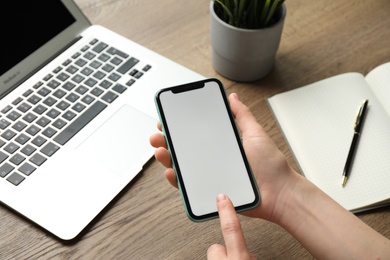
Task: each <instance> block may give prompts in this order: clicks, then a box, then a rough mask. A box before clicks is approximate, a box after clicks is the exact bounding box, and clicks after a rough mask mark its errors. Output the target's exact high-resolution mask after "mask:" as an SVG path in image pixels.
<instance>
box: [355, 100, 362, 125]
mask: <svg viewBox="0 0 390 260" xmlns="http://www.w3.org/2000/svg"><path fill="white" fill-rule="evenodd" d="M363 105H364V103H363V104H362V105H361V106H360V107H359V110H358V112H357V115H356V119H355V124H354V126H353V129H356V127H357V125H358V124H359V120H360V118H361V116H360V114H361V112H362V109H363Z"/></svg>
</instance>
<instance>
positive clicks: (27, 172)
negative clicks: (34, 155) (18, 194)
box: [18, 162, 37, 176]
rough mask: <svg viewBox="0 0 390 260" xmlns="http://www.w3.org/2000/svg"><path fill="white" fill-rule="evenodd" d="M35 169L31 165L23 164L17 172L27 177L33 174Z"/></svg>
mask: <svg viewBox="0 0 390 260" xmlns="http://www.w3.org/2000/svg"><path fill="white" fill-rule="evenodd" d="M36 169H37V168H35V167H34V166H32V165H31V164H29V163H27V162H25V163H24V164H23V165H22V166H20V167H19V169H18V170H19V171H20V172H21V173H23V174H24V175H27V176H29V175H30V174H31V173H33V172H34V171H35V170H36Z"/></svg>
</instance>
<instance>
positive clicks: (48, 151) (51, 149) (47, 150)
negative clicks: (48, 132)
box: [41, 142, 60, 157]
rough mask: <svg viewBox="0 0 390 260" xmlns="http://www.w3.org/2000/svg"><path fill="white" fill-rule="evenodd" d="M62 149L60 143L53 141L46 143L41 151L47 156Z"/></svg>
mask: <svg viewBox="0 0 390 260" xmlns="http://www.w3.org/2000/svg"><path fill="white" fill-rule="evenodd" d="M58 149H60V147H59V146H58V145H55V144H53V143H52V142H50V143H48V144H46V145H45V146H44V147H43V148H42V149H41V152H42V153H43V154H44V155H46V156H49V157H50V156H52V155H53V154H54V153H55V152H57V150H58Z"/></svg>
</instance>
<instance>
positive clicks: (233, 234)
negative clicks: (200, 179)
mask: <svg viewBox="0 0 390 260" xmlns="http://www.w3.org/2000/svg"><path fill="white" fill-rule="evenodd" d="M217 207H218V213H219V218H220V222H221V229H222V234H223V239H224V240H225V245H226V250H227V253H228V256H232V257H233V256H236V257H239V256H240V255H241V254H242V253H245V252H247V250H248V249H247V247H246V243H245V237H244V234H243V232H242V229H241V224H240V221H239V219H238V216H237V213H236V211H235V209H234V206H233V203H232V202H231V200H230V199H229V198H228V197H227V196H226V195H223V194H220V195H218V197H217Z"/></svg>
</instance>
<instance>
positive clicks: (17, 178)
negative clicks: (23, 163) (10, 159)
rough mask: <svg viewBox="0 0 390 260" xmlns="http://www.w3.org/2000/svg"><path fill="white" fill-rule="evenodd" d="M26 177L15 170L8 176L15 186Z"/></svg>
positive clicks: (8, 179)
mask: <svg viewBox="0 0 390 260" xmlns="http://www.w3.org/2000/svg"><path fill="white" fill-rule="evenodd" d="M24 179H25V178H24V177H23V176H22V175H20V174H19V173H16V172H14V173H12V174H11V175H10V176H9V177H8V178H7V181H9V182H10V183H12V184H13V185H15V186H18V185H19V184H20V183H21V182H22V181H24Z"/></svg>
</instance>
